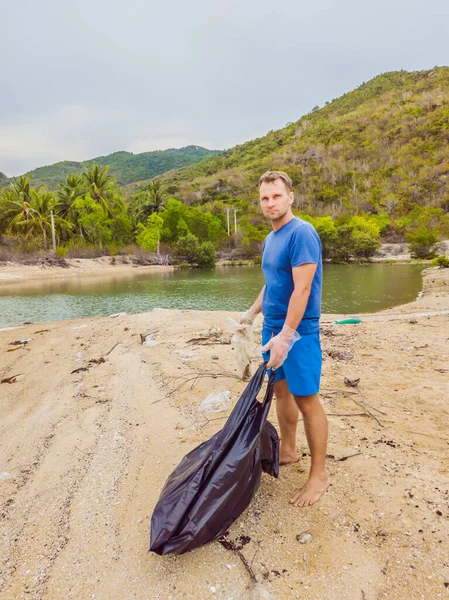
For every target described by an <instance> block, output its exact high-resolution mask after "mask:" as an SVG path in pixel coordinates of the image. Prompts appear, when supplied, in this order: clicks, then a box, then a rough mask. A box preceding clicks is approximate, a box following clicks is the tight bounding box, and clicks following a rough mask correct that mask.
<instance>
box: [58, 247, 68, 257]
mask: <svg viewBox="0 0 449 600" xmlns="http://www.w3.org/2000/svg"><path fill="white" fill-rule="evenodd" d="M68 251H69V249H68V248H67V246H57V248H56V250H55V256H56V257H57V258H65V255H66V254H67V252H68Z"/></svg>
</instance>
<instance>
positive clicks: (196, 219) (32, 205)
mask: <svg viewBox="0 0 449 600" xmlns="http://www.w3.org/2000/svg"><path fill="white" fill-rule="evenodd" d="M226 208H234V209H235V210H236V211H237V215H238V231H237V233H235V232H234V233H233V235H231V236H228V235H227V226H226ZM294 212H295V214H297V215H298V216H301V217H302V218H304V219H306V220H308V221H310V222H311V223H312V224H313V225H314V226H315V228H316V230H317V231H318V233H319V235H320V237H321V240H322V244H323V257H324V258H325V259H330V260H333V261H338V262H347V261H349V260H350V259H352V258H354V257H355V258H358V259H370V258H371V257H372V256H373V255H374V254H375V252H376V250H377V249H378V248H379V246H380V243H381V237H382V235H384V234H385V233H386V232H388V231H389V230H390V229H391V228H392V222H391V217H390V215H389V214H387V213H377V214H363V213H361V214H341V215H338V216H337V217H332V216H323V215H320V214H311V213H308V214H304V212H303V211H301V210H300V208H298V207H296V208H295V209H294ZM52 214H53V220H54V227H55V234H56V243H57V248H56V255H57V256H58V257H60V258H63V257H64V256H67V255H68V256H80V255H81V256H88V255H89V252H91V253H92V254H91V255H96V254H98V253H104V254H111V255H114V254H118V253H121V252H128V253H133V252H136V251H138V250H143V251H148V252H152V253H153V252H154V253H160V252H161V251H162V252H165V253H168V254H170V255H172V256H173V257H174V260H175V261H177V262H180V263H182V262H186V263H188V264H194V265H198V266H207V267H210V266H213V265H214V264H215V259H216V256H217V253H218V254H219V255H220V254H223V253H225V254H226V255H227V256H230V257H234V258H255V257H258V256H260V251H261V245H262V242H263V240H264V239H265V237H266V235H267V234H268V233H269V231H270V226H269V224H268V223H267V221H266V220H265V219H264V217H263V216H262V214H261V211H260V209H259V206H258V203H257V200H255V199H254V198H250V197H248V196H247V197H236V196H230V197H223V196H221V197H219V198H216V199H212V200H210V201H208V202H197V203H194V202H192V203H191V204H190V205H189V204H187V203H185V202H182V201H180V200H179V199H177V198H175V197H173V196H171V195H170V194H169V190H168V189H167V187H166V185H164V183H163V182H162V181H160V180H152V181H150V182H149V183H148V184H147V185H146V186H145V187H144V188H143V189H141V190H139V191H138V192H136V193H134V194H133V195H132V196H131V197H130V198H128V199H126V198H125V197H124V192H123V190H122V189H121V188H120V187H119V186H118V185H117V182H116V180H115V178H114V177H113V176H111V175H110V174H109V173H108V167H107V166H106V167H99V166H98V165H97V164H94V165H89V166H86V167H85V170H84V172H83V173H82V174H81V175H77V174H71V175H69V176H68V177H67V178H66V181H64V182H63V183H61V184H59V189H58V190H57V191H56V192H51V191H48V190H47V189H46V188H45V187H44V186H39V187H37V188H33V187H32V177H31V176H22V177H19V178H17V179H16V180H14V181H13V182H12V183H11V184H10V185H9V186H8V187H6V188H3V189H1V190H0V236H2V237H1V240H2V244H3V245H5V244H6V245H8V244H9V245H10V246H14V247H15V248H16V249H17V252H22V253H29V254H30V253H31V254H32V253H35V252H37V251H39V250H41V249H42V250H44V251H45V250H48V249H49V248H50V247H51V236H52ZM394 227H395V228H396V230H397V231H398V232H399V233H400V234H401V235H402V236H403V237H404V236H405V239H406V241H408V242H409V243H410V244H411V249H412V252H413V254H414V256H416V257H418V258H427V257H430V256H431V255H432V252H433V248H434V245H435V243H436V242H437V241H438V236H443V237H444V236H448V235H449V216H448V215H446V214H445V213H444V212H443V210H442V209H441V208H433V207H423V206H418V205H417V206H415V208H413V209H412V210H411V211H410V212H409V213H408V214H407V215H406V216H405V217H403V218H402V219H400V220H399V221H396V222H395V223H394Z"/></svg>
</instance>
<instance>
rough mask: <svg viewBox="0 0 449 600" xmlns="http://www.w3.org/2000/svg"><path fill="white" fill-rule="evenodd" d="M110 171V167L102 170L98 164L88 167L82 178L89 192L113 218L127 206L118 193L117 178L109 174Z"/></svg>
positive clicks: (106, 213) (107, 214) (108, 215)
mask: <svg viewBox="0 0 449 600" xmlns="http://www.w3.org/2000/svg"><path fill="white" fill-rule="evenodd" d="M108 170H109V167H108V166H106V167H103V168H102V169H100V168H99V166H98V165H97V164H94V165H92V166H91V165H88V166H86V170H85V172H84V173H83V174H82V175H81V178H82V181H83V183H84V185H85V187H86V188H87V192H89V194H90V195H91V196H92V198H93V199H94V201H95V202H96V203H97V204H99V205H100V206H101V207H102V208H103V210H104V213H105V215H106V216H107V217H113V216H114V213H116V212H119V211H120V210H124V208H125V205H124V202H123V200H122V199H121V198H120V196H119V194H118V192H117V189H116V183H115V178H114V177H113V176H112V175H108V174H107V173H108Z"/></svg>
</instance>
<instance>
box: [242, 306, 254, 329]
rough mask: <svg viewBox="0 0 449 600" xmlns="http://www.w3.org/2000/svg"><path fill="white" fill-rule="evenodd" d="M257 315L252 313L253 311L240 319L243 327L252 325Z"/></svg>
mask: <svg viewBox="0 0 449 600" xmlns="http://www.w3.org/2000/svg"><path fill="white" fill-rule="evenodd" d="M255 318H256V315H255V314H254V313H252V312H251V309H249V310H247V311H246V312H245V313H243V315H242V316H241V318H240V324H241V325H252V324H253V323H254V319H255Z"/></svg>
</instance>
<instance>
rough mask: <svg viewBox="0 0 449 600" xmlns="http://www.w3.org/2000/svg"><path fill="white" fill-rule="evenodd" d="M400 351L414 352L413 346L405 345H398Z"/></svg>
mask: <svg viewBox="0 0 449 600" xmlns="http://www.w3.org/2000/svg"><path fill="white" fill-rule="evenodd" d="M399 348H400V349H401V350H414V348H413V346H406V345H405V344H399Z"/></svg>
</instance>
